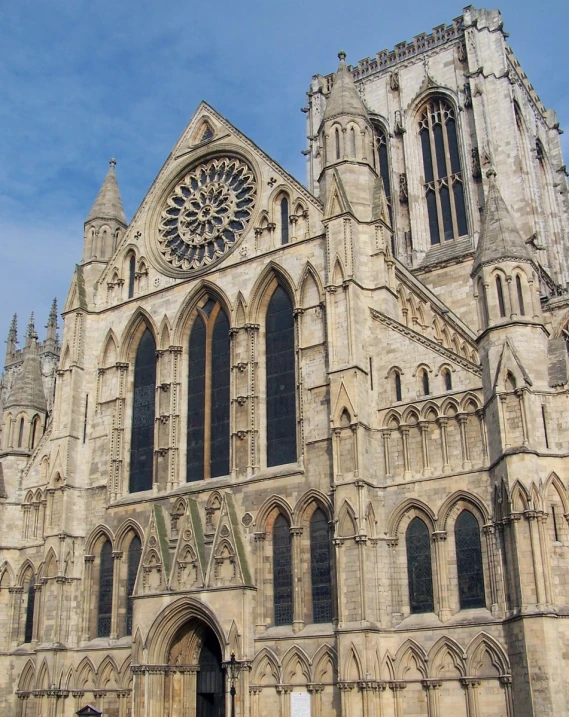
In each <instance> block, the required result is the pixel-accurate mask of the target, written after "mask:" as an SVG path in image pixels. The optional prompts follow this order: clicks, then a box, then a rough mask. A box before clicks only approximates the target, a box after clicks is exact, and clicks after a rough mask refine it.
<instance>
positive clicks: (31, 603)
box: [24, 575, 36, 642]
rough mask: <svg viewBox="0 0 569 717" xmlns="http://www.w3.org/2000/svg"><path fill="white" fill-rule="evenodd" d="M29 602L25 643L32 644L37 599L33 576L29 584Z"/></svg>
mask: <svg viewBox="0 0 569 717" xmlns="http://www.w3.org/2000/svg"><path fill="white" fill-rule="evenodd" d="M27 593H28V602H27V604H26V623H25V625H24V642H31V641H32V640H33V637H34V608H35V599H36V584H35V579H34V576H33V575H30V579H29V582H28V589H27Z"/></svg>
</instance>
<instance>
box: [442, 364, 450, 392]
mask: <svg viewBox="0 0 569 717" xmlns="http://www.w3.org/2000/svg"><path fill="white" fill-rule="evenodd" d="M443 377H444V381H445V391H452V376H451V374H450V371H449V370H448V369H445V370H444V371H443Z"/></svg>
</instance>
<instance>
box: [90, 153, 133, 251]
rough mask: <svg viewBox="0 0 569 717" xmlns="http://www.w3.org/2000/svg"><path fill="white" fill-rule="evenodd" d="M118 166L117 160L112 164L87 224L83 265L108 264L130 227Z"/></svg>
mask: <svg viewBox="0 0 569 717" xmlns="http://www.w3.org/2000/svg"><path fill="white" fill-rule="evenodd" d="M116 163H117V162H116V160H115V159H111V160H110V162H109V165H110V166H109V171H108V172H107V176H106V177H105V180H104V182H103V184H102V186H101V189H100V190H99V193H98V194H97V198H96V199H95V202H94V204H93V206H92V207H91V211H90V212H89V214H88V215H87V219H86V220H85V240H84V249H83V262H82V263H83V264H86V263H88V262H91V261H102V262H106V261H108V260H109V258H110V257H111V255H112V253H113V252H114V250H115V249H116V246H117V243H118V240H119V238H120V236H121V235H122V233H123V232H124V230H125V229H126V226H127V224H126V218H125V215H124V209H123V204H122V199H121V195H120V191H119V185H118V182H117V177H116V174H115V166H116Z"/></svg>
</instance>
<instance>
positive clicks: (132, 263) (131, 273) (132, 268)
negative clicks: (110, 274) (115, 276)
mask: <svg viewBox="0 0 569 717" xmlns="http://www.w3.org/2000/svg"><path fill="white" fill-rule="evenodd" d="M135 275H136V259H135V257H134V254H131V255H130V257H129V260H128V298H129V299H132V297H133V296H134V279H135Z"/></svg>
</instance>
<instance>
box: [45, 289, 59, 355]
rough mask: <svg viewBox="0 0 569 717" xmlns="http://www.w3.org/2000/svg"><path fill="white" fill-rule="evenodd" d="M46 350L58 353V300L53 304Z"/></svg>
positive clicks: (46, 338) (48, 325)
mask: <svg viewBox="0 0 569 717" xmlns="http://www.w3.org/2000/svg"><path fill="white" fill-rule="evenodd" d="M45 328H46V329H47V332H46V334H45V343H44V349H47V350H48V351H54V352H56V351H57V347H58V346H59V338H58V336H57V299H54V300H53V301H52V303H51V310H50V312H49V317H48V319H47V324H46V327H45Z"/></svg>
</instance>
